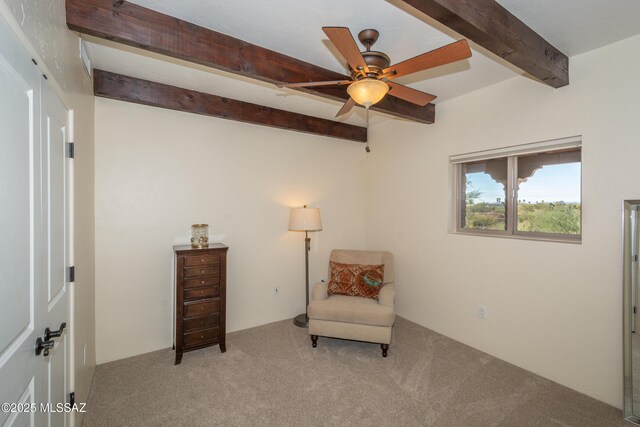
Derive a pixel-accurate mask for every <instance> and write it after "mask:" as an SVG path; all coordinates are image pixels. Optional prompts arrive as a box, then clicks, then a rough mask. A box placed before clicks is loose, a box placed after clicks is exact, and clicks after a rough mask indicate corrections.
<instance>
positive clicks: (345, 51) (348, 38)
mask: <svg viewBox="0 0 640 427" xmlns="http://www.w3.org/2000/svg"><path fill="white" fill-rule="evenodd" d="M322 31H324V33H325V34H326V35H327V37H329V40H331V43H333V45H334V46H335V47H336V49H338V52H340V55H342V57H343V58H344V59H346V60H347V63H348V64H349V66H350V67H351V68H353V69H354V70H363V71H364V72H365V73H368V72H369V67H368V66H367V63H366V62H364V58H363V57H362V54H361V53H360V49H359V48H358V45H357V44H356V41H355V40H354V39H353V36H352V35H351V31H349V29H348V28H346V27H322Z"/></svg>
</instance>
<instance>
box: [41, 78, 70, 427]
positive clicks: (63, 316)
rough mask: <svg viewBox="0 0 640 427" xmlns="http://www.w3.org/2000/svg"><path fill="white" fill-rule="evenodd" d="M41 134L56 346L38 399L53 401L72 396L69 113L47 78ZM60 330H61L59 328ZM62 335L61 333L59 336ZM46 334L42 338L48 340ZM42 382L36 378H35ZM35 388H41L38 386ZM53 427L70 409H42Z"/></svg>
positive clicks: (48, 317) (49, 308)
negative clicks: (68, 382) (68, 172)
mask: <svg viewBox="0 0 640 427" xmlns="http://www.w3.org/2000/svg"><path fill="white" fill-rule="evenodd" d="M41 88H42V90H41V103H40V105H41V109H40V114H41V117H42V120H41V127H40V129H41V134H42V138H41V141H42V157H41V158H42V169H41V174H42V202H43V203H42V205H43V211H42V230H43V236H44V239H43V244H44V247H43V248H42V249H44V256H43V258H42V259H43V261H44V262H45V268H44V272H45V278H44V284H43V285H44V286H43V288H44V289H45V292H43V293H42V294H41V296H42V297H44V300H43V302H42V307H43V309H44V312H43V314H44V315H45V321H44V325H43V326H44V327H45V328H49V330H50V332H51V335H52V337H50V338H49V340H50V341H53V342H54V343H55V347H54V348H52V349H50V350H49V356H48V357H43V358H42V360H43V361H44V362H45V364H44V375H43V376H44V381H41V382H40V384H41V385H43V386H45V388H44V389H43V391H42V394H40V398H41V399H40V400H41V401H43V402H48V403H52V404H57V403H65V402H67V401H68V399H67V396H68V391H69V390H68V385H67V377H68V373H67V367H68V365H69V364H68V357H69V353H70V348H69V339H68V337H69V334H67V333H66V332H67V327H68V323H69V283H68V280H69V277H68V274H67V271H68V269H67V266H68V265H69V262H68V253H69V252H68V250H69V248H68V244H67V236H68V227H67V220H66V219H67V217H68V212H67V169H68V168H67V154H66V153H67V151H66V149H67V140H68V127H67V123H68V119H69V113H68V111H67V110H66V108H65V107H64V105H63V104H62V102H61V101H60V100H59V99H58V97H57V96H56V95H55V93H54V92H53V90H52V89H51V86H49V85H48V84H47V82H46V81H43V82H42V85H41ZM55 331H58V332H55ZM56 335H59V336H56ZM46 338H47V337H46V336H45V337H44V338H43V339H46ZM37 384H38V383H37ZM36 391H37V389H36ZM44 414H45V417H46V418H48V423H47V425H49V426H65V425H67V416H68V414H69V413H68V412H65V411H62V412H59V411H57V410H56V411H50V412H47V411H44Z"/></svg>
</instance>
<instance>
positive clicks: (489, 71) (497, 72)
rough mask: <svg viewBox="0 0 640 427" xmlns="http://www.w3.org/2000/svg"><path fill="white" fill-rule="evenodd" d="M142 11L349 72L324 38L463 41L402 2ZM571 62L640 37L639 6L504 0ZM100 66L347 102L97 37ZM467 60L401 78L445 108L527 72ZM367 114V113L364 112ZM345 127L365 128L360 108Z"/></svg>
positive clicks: (205, 3) (228, 92)
mask: <svg viewBox="0 0 640 427" xmlns="http://www.w3.org/2000/svg"><path fill="white" fill-rule="evenodd" d="M131 1H132V2H133V3H137V4H139V5H141V6H144V7H148V8H151V9H154V10H157V11H159V12H162V13H166V14H169V15H172V16H175V17H177V18H180V19H183V20H186V21H190V22H193V23H196V24H198V25H201V26H204V27H208V28H211V29H213V30H216V31H219V32H222V33H225V34H228V35H231V36H233V37H236V38H239V39H242V40H245V41H248V42H251V43H254V44H257V45H260V46H263V47H266V48H268V49H272V50H275V51H278V52H281V53H284V54H286V55H290V56H293V57H295V58H298V59H301V60H304V61H307V62H310V63H312V64H315V65H318V66H321V67H324V68H328V69H331V70H334V71H338V72H342V73H346V70H345V66H344V60H343V59H342V58H341V57H340V56H339V55H338V54H337V52H336V51H335V49H334V48H333V46H332V45H331V44H330V43H329V41H328V40H327V37H326V35H325V34H324V33H323V32H322V27H323V26H346V27H349V28H350V29H351V31H352V33H353V34H354V37H355V36H356V34H357V33H358V32H359V31H360V30H363V29H365V28H376V29H378V30H379V31H380V38H379V40H378V42H377V43H376V45H375V46H374V49H375V50H381V51H383V52H385V53H387V54H388V55H389V56H390V57H391V61H392V63H396V62H399V61H402V60H404V59H407V58H410V57H413V56H415V55H418V54H420V53H422V52H426V51H429V50H432V49H435V48H437V47H440V46H442V45H445V44H448V43H451V42H453V41H455V40H458V39H460V38H462V37H460V36H459V35H458V34H456V33H454V32H453V31H451V30H450V29H448V28H446V27H444V26H442V25H441V24H439V23H437V22H435V21H434V20H432V19H431V18H429V17H427V16H425V15H423V14H421V13H419V12H417V11H415V10H412V9H411V8H410V7H408V6H406V5H405V4H404V3H402V2H400V1H398V0H389V1H384V0H350V1H344V0H314V1H300V0H269V1H255V0H234V1H225V0H181V1H174V0H131ZM498 2H499V3H501V4H502V5H503V6H505V7H506V8H507V9H508V10H510V11H511V12H512V13H513V14H514V15H516V16H517V17H519V18H520V19H522V20H523V21H524V22H525V23H526V24H527V25H529V26H530V27H531V28H533V29H534V30H535V31H537V32H539V33H540V34H541V35H542V36H543V37H544V38H546V39H547V40H548V41H549V42H550V43H551V44H553V45H555V46H556V47H557V48H558V49H560V50H561V51H563V52H564V53H565V54H567V55H568V56H572V55H576V54H579V53H583V52H586V51H589V50H592V49H595V48H598V47H601V46H604V45H606V44H609V43H612V42H614V41H617V40H621V39H624V38H627V37H630V36H632V35H635V34H640V19H639V17H640V1H638V0H615V1H612V0H528V1H527V0H498ZM89 40H90V41H91V42H92V43H90V44H89V48H90V53H91V55H92V59H93V63H94V66H95V67H96V68H101V69H105V70H108V71H114V72H119V73H123V74H129V75H133V76H134V77H140V78H146V79H149V80H155V81H160V82H163V83H169V84H173V85H177V86H181V87H188V88H191V89H195V90H200V91H203V92H208V93H213V94H217V95H221V96H228V97H231V98H235V99H240V100H244V101H249V102H256V103H259V104H263V105H268V106H272V107H276V108H282V109H286V110H291V111H299V112H302V113H305V114H311V115H315V116H318V117H325V118H332V117H333V115H334V114H335V112H337V110H338V108H339V105H340V104H339V103H337V102H334V101H327V100H323V99H320V98H318V97H314V96H310V95H306V94H303V93H301V92H298V91H293V90H288V89H277V88H275V87H273V86H272V85H269V84H265V83H261V82H257V81H255V80H251V79H246V78H241V77H238V76H235V75H232V74H229V73H224V72H219V71H215V70H210V69H207V68H205V67H200V66H197V65H193V64H189V63H186V62H182V61H176V60H167V59H166V58H164V57H162V56H160V55H155V54H150V53H146V52H144V51H141V50H138V49H133V48H124V47H122V46H120V45H117V44H114V43H109V42H105V41H102V40H97V39H93V38H89ZM471 46H472V50H473V56H472V57H471V58H470V59H469V60H466V61H460V62H458V63H455V64H450V65H447V66H443V67H439V68H436V69H434V70H429V71H425V72H421V73H416V74H413V75H411V76H407V77H404V78H401V79H398V82H400V83H404V84H408V85H409V86H411V87H414V88H416V89H420V90H424V91H426V92H429V93H432V94H434V95H437V96H438V99H437V100H436V104H437V103H438V102H443V101H446V100H447V99H451V98H454V97H456V96H460V95H462V94H465V93H468V92H471V91H474V90H477V89H480V88H483V87H485V86H489V85H492V84H495V83H498V82H500V81H503V80H506V79H509V78H511V77H514V76H516V75H518V74H520V73H521V72H520V71H519V70H517V69H515V68H514V67H512V66H510V65H509V64H507V63H505V62H504V61H502V60H501V59H499V58H497V57H496V56H495V55H493V54H491V53H487V52H486V51H485V50H484V49H483V48H481V47H478V46H476V45H474V44H473V43H472V44H471ZM354 110H361V109H354ZM342 120H343V121H347V122H352V123H362V121H363V118H362V114H361V112H359V111H356V112H354V113H352V114H350V115H348V117H345V118H343V119H342Z"/></svg>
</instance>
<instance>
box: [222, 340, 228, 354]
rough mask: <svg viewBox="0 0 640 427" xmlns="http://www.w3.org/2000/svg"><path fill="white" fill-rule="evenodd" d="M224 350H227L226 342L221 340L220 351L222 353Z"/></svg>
mask: <svg viewBox="0 0 640 427" xmlns="http://www.w3.org/2000/svg"><path fill="white" fill-rule="evenodd" d="M225 351H227V344H226V343H225V342H224V341H222V342H221V343H220V353H224V352H225Z"/></svg>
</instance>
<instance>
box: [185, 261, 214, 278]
mask: <svg viewBox="0 0 640 427" xmlns="http://www.w3.org/2000/svg"><path fill="white" fill-rule="evenodd" d="M219 267H220V264H214V265H205V266H202V267H189V268H185V269H184V277H202V276H213V275H215V274H218V271H219V270H220V268H219Z"/></svg>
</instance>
